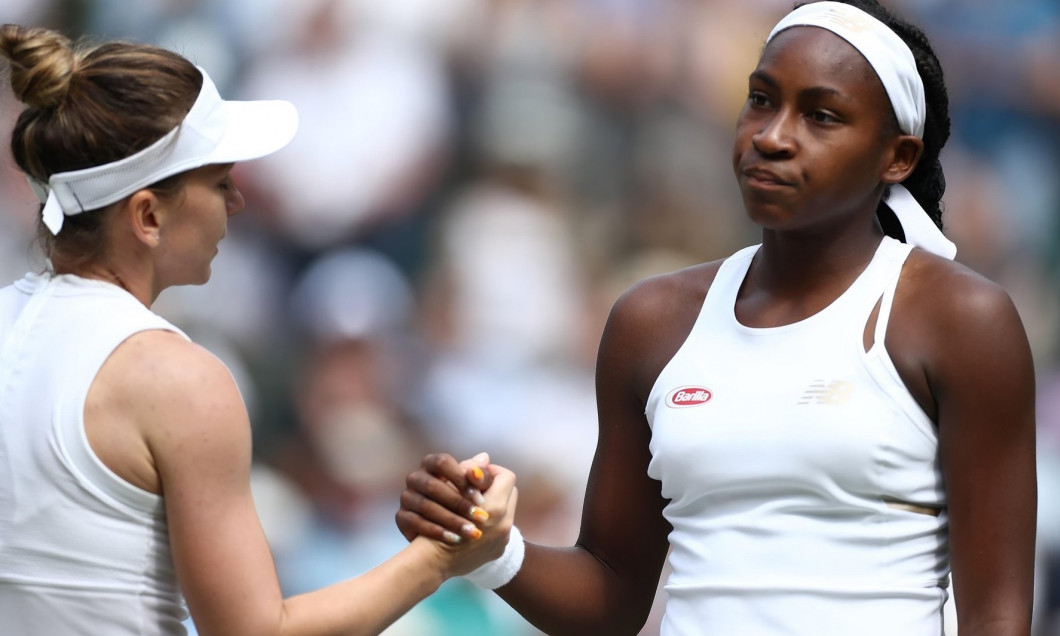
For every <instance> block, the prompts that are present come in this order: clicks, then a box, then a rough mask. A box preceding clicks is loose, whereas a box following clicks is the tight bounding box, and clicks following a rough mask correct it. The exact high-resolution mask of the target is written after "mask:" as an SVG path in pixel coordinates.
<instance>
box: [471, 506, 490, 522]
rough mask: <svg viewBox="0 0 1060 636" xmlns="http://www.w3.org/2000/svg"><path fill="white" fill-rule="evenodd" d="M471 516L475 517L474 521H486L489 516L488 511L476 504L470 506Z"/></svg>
mask: <svg viewBox="0 0 1060 636" xmlns="http://www.w3.org/2000/svg"><path fill="white" fill-rule="evenodd" d="M471 518H473V519H475V520H476V521H487V520H489V518H490V513H488V512H486V511H485V510H483V509H482V508H479V507H478V506H472V507H471Z"/></svg>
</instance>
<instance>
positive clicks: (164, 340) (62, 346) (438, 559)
mask: <svg viewBox="0 0 1060 636" xmlns="http://www.w3.org/2000/svg"><path fill="white" fill-rule="evenodd" d="M0 54H2V55H3V57H5V58H6V59H7V60H8V61H9V78H10V82H11V86H12V88H13V89H14V92H15V94H16V96H17V97H18V98H19V99H20V100H22V101H23V102H24V103H25V104H26V108H25V109H24V110H23V111H22V113H21V114H20V115H19V118H18V121H17V123H16V125H15V129H14V132H13V134H12V141H11V149H12V151H13V154H14V157H15V160H16V162H17V163H18V166H19V167H20V168H21V169H22V170H23V171H25V173H26V174H27V176H28V177H29V179H30V180H31V183H32V184H33V186H34V189H35V190H37V192H38V194H39V195H40V197H41V202H42V204H43V207H42V218H41V228H40V233H41V236H42V237H43V238H44V243H45V245H44V248H45V253H46V255H47V256H48V257H49V259H50V266H51V271H47V272H44V273H41V274H29V275H27V276H26V277H25V278H23V279H21V280H19V281H17V282H16V283H14V284H13V285H11V286H8V287H5V288H3V289H0V633H3V634H4V635H5V636H44V635H47V636H62V635H64V634H106V635H107V636H122V635H129V636H132V635H134V634H135V635H139V636H144V635H159V636H162V635H165V636H169V635H176V634H184V633H185V631H186V630H185V629H184V626H183V625H182V620H184V619H185V618H186V616H187V613H188V611H189V610H190V613H191V617H192V618H193V620H194V622H195V625H196V628H197V629H198V631H199V633H201V634H203V635H204V636H206V635H209V634H221V635H224V636H238V635H246V636H263V635H267V634H277V635H278V634H292V635H293V634H303V635H324V634H376V633H379V632H380V631H382V630H383V628H384V627H386V626H387V625H388V624H390V623H391V622H392V621H394V620H395V619H397V618H398V617H399V616H400V615H401V614H403V613H404V612H405V611H407V610H408V609H410V608H411V607H412V606H413V605H414V604H415V603H417V602H419V601H420V600H421V599H423V598H425V597H426V596H428V595H429V594H431V593H433V592H434V591H435V590H436V589H437V588H438V587H439V585H441V583H442V582H443V581H444V580H445V579H446V578H448V577H450V576H454V575H457V574H462V573H464V572H468V571H470V570H472V569H473V568H475V567H476V566H478V565H481V564H482V563H484V562H485V561H487V560H489V559H491V558H495V557H497V556H498V555H500V554H501V553H502V551H503V549H504V546H505V543H506V541H507V538H508V529H509V528H510V526H511V514H512V512H513V510H514V500H515V495H514V490H513V487H514V476H512V475H511V473H508V472H504V471H501V470H500V469H499V468H497V469H495V472H496V479H497V480H498V482H499V483H497V484H496V485H494V486H493V487H492V488H491V489H490V494H489V495H488V496H486V497H485V498H482V499H479V500H478V504H479V505H480V506H481V508H476V510H475V511H474V512H475V513H476V514H475V515H474V517H475V519H476V520H477V521H478V524H479V526H481V529H479V527H478V526H476V525H474V524H473V523H471V521H470V520H469V521H468V522H467V523H465V524H463V525H462V526H461V528H459V529H458V531H459V532H461V533H462V534H463V538H464V539H466V540H461V539H462V537H459V536H456V535H447V536H446V537H444V539H445V542H444V543H443V542H438V541H434V540H430V539H426V538H423V539H420V540H417V541H414V542H413V543H411V544H410V545H409V546H408V547H407V548H406V549H404V550H402V551H401V552H400V553H398V554H397V555H395V556H394V557H392V558H391V559H389V560H387V561H385V562H383V563H382V564H380V565H379V566H377V567H376V568H375V569H373V570H371V571H369V572H367V573H365V574H363V575H362V576H360V577H357V578H355V579H351V580H348V581H345V582H341V583H338V584H336V585H333V586H331V587H328V588H325V589H322V590H319V591H316V592H312V593H308V594H303V595H300V596H297V597H293V598H289V599H284V598H283V597H282V594H281V590H280V585H279V583H278V581H277V575H276V572H275V569H274V566H273V561H272V556H271V554H270V552H269V546H268V543H267V542H266V539H265V536H264V534H263V532H262V528H261V524H260V522H259V520H258V517H257V513H256V510H255V507H254V502H253V500H252V498H251V492H250V481H249V478H250V461H251V444H250V441H251V440H250V426H249V422H248V417H247V413H246V409H245V407H244V405H243V402H242V399H241V397H240V395H239V392H238V390H237V388H236V386H235V384H234V382H233V379H232V377H231V375H230V374H229V372H228V370H227V369H226V368H225V367H224V365H223V364H222V363H221V362H220V361H218V360H217V359H216V358H215V357H213V356H212V355H210V354H209V353H207V352H206V351H205V350H204V349H202V348H201V347H198V346H197V345H195V344H193V343H192V342H190V341H189V340H188V339H187V338H186V337H185V336H184V335H183V334H182V333H181V332H180V331H179V330H178V329H177V328H176V327H174V326H173V325H171V324H169V323H168V322H166V321H165V320H163V319H162V318H161V317H159V316H157V315H156V314H154V313H152V312H151V310H150V309H149V308H150V306H151V304H152V303H153V301H154V300H155V299H156V298H157V296H158V294H159V293H160V292H161V291H162V290H164V289H165V288H167V287H170V286H172V285H185V284H202V283H205V282H206V281H207V279H208V278H209V276H210V263H211V261H212V260H213V258H214V256H215V255H216V253H217V245H218V242H219V241H220V240H221V239H222V238H223V237H224V234H225V226H226V221H227V219H228V217H230V216H232V215H234V214H237V213H238V212H239V211H240V210H241V209H242V208H243V203H244V202H243V197H242V195H241V194H240V192H239V190H238V189H237V188H236V186H235V185H234V184H233V182H232V178H231V176H230V174H229V172H230V170H231V168H232V164H233V163H235V162H238V161H245V160H250V159H255V158H258V157H261V156H264V155H266V154H269V153H271V152H274V151H276V150H279V149H280V148H282V147H283V146H285V145H286V144H287V142H288V141H290V139H291V137H292V136H293V135H294V132H295V128H296V125H297V115H296V113H295V111H294V107H293V106H292V105H291V104H289V103H286V102H267V101H259V102H230V101H225V100H223V99H221V97H220V96H219V95H218V93H217V90H216V88H214V85H213V83H212V82H211V81H210V79H209V77H208V76H207V75H206V74H205V72H203V71H201V70H200V69H197V68H196V67H195V66H194V65H192V64H191V63H190V62H188V61H187V60H186V59H184V58H182V57H180V56H179V55H176V54H174V53H171V52H169V51H166V50H163V49H160V48H157V47H153V46H147V45H141V44H133V43H124V42H110V43H104V44H100V45H98V46H91V47H80V46H79V47H73V46H72V44H71V43H70V42H69V41H68V40H67V39H66V38H65V37H63V36H62V35H60V34H58V33H56V32H54V31H49V30H44V29H34V28H23V27H19V26H14V25H7V26H4V27H2V28H0ZM494 488H496V490H497V491H496V493H494ZM476 498H477V497H476ZM487 515H488V517H489V518H488V519H483V518H484V517H486V516H487ZM185 603H186V606H185Z"/></svg>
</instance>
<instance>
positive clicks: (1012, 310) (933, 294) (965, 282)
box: [895, 250, 1022, 336]
mask: <svg viewBox="0 0 1060 636" xmlns="http://www.w3.org/2000/svg"><path fill="white" fill-rule="evenodd" d="M895 302H896V303H901V305H902V307H903V309H904V310H905V311H904V312H902V313H907V314H910V315H912V316H915V317H917V318H918V320H922V321H926V322H927V323H928V324H930V325H934V326H935V328H936V329H942V330H944V331H946V332H951V333H953V334H954V335H958V336H959V335H965V336H970V335H974V334H976V333H981V332H983V330H987V332H994V331H995V330H996V329H998V328H1009V329H1011V328H1017V327H1018V329H1019V331H1020V332H1021V333H1022V323H1021V322H1020V319H1019V314H1018V312H1017V311H1016V307H1015V305H1014V303H1013V302H1012V299H1011V298H1010V297H1009V295H1008V293H1007V292H1006V291H1005V290H1004V288H1002V287H1001V286H1000V285H998V284H997V283H995V282H993V281H991V280H989V279H988V278H986V277H984V276H982V275H980V274H978V273H977V272H975V271H973V270H972V269H970V268H968V267H966V266H964V265H962V264H960V263H957V262H954V261H950V260H948V259H945V258H941V257H938V256H935V255H933V254H929V253H927V252H924V251H922V250H914V251H913V252H912V253H911V254H910V255H909V259H908V261H907V263H906V266H905V269H904V270H903V272H902V282H901V284H900V285H899V288H898V292H897V294H896V298H895ZM995 335H997V334H995Z"/></svg>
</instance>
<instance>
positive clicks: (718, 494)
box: [646, 238, 949, 636]
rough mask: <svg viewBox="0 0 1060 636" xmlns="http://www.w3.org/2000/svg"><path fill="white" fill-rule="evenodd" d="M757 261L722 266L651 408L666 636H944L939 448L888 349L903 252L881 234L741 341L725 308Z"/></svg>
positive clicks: (745, 254) (745, 331) (746, 331)
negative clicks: (799, 313) (850, 266)
mask: <svg viewBox="0 0 1060 636" xmlns="http://www.w3.org/2000/svg"><path fill="white" fill-rule="evenodd" d="M757 249H758V246H752V247H749V248H745V249H743V250H741V251H740V252H737V253H736V254H735V255H733V256H732V257H730V258H729V259H727V260H726V261H725V262H724V263H723V264H722V266H721V268H720V270H719V272H718V275H717V278H716V279H715V280H714V283H713V284H712V285H711V288H710V291H709V292H708V294H707V297H706V300H705V301H704V303H703V308H702V310H701V312H700V315H699V317H698V318H697V320H696V323H695V325H694V326H693V327H692V330H691V332H690V333H689V335H688V338H687V340H686V341H685V342H684V344H683V345H682V346H681V348H680V349H679V350H678V352H677V353H676V354H675V355H674V357H673V359H672V360H670V362H669V363H668V364H667V366H666V367H665V368H664V369H663V371H662V373H661V374H660V375H659V378H658V379H657V380H656V383H655V385H654V387H653V388H652V392H651V394H650V396H649V399H648V404H647V409H646V415H647V418H648V422H649V424H650V425H651V428H652V438H651V444H650V446H651V452H652V460H651V462H650V464H649V467H648V474H649V475H650V476H651V477H652V478H654V479H657V480H659V481H660V482H661V484H662V494H663V496H664V497H666V498H667V499H669V500H670V501H669V503H668V504H667V506H666V508H665V511H664V514H665V516H666V518H667V520H668V521H669V522H670V523H671V524H672V525H673V532H672V534H671V535H670V544H671V547H672V549H671V553H670V557H669V560H670V565H671V567H672V570H673V572H672V574H671V576H670V577H669V579H668V580H667V583H666V591H667V592H668V596H669V598H668V601H667V604H666V612H665V616H664V618H663V627H662V634H663V635H664V636H676V635H681V636H686V635H693V634H695V635H699V634H724V635H729V634H754V635H755V636H768V635H773V634H775V635H781V634H783V635H784V636H801V635H805V636H829V635H833V634H834V635H844V636H846V635H850V634H858V635H860V636H865V635H870V636H871V635H880V636H894V635H895V634H901V635H902V636H940V634H942V606H943V603H944V602H945V600H946V597H947V591H946V586H947V583H946V582H947V580H948V575H949V552H948V535H947V520H946V513H945V505H946V497H945V492H944V490H943V485H942V475H941V472H940V467H939V457H938V439H937V435H936V432H935V429H934V426H933V424H932V422H931V421H930V420H929V418H928V417H927V416H926V415H925V414H924V412H923V410H921V409H920V407H919V406H918V404H917V403H916V401H915V400H914V399H913V397H912V396H911V395H910V394H909V392H908V390H907V389H906V388H905V386H904V384H903V383H902V381H901V380H900V378H899V376H898V373H897V371H896V369H895V367H894V365H893V363H892V361H891V359H890V357H889V356H888V354H887V351H886V349H885V347H884V334H885V333H886V329H887V321H888V317H889V314H890V309H891V302H892V299H893V296H894V290H895V288H896V286H897V284H898V278H899V274H900V272H901V269H902V265H903V263H904V262H905V259H906V257H907V256H908V254H909V251H910V248H909V246H907V245H904V244H902V243H900V242H898V241H895V240H893V239H890V238H885V239H884V240H883V242H882V243H881V244H880V247H879V249H878V250H877V252H876V255H875V256H874V258H873V259H872V261H871V263H870V264H869V265H868V267H867V268H866V269H865V271H864V272H862V274H861V275H860V276H859V277H858V279H857V280H856V281H855V282H854V283H853V284H852V285H851V286H850V287H849V288H848V289H847V290H846V291H845V292H844V293H843V295H842V296H840V297H839V298H838V299H836V300H835V301H834V302H833V303H832V304H830V305H829V306H828V307H826V308H825V309H823V310H822V311H820V312H819V313H817V314H815V315H813V316H811V317H809V318H806V319H804V320H801V321H799V322H796V323H793V324H789V325H784V326H780V327H772V328H750V327H746V326H744V325H742V324H740V323H739V322H738V321H737V320H736V314H735V302H736V295H737V292H738V291H739V289H740V285H741V284H742V282H743V280H744V277H745V275H746V273H747V271H748V267H749V266H750V263H751V259H752V257H753V256H754V254H755V252H756V251H757ZM881 298H882V305H881V309H880V314H879V319H878V321H877V323H876V329H875V336H874V345H873V346H872V347H871V349H870V350H869V351H868V352H866V351H865V345H864V331H865V327H866V325H867V324H868V320H869V317H870V314H871V312H872V310H873V308H874V306H875V305H876V304H877V302H879V301H880V300H881ZM888 501H897V502H907V503H912V504H918V505H921V506H926V507H932V508H941V509H942V510H943V512H942V513H941V514H940V515H938V516H933V515H930V514H924V513H921V512H912V511H909V510H905V509H898V508H895V507H892V506H889V505H887V502H888Z"/></svg>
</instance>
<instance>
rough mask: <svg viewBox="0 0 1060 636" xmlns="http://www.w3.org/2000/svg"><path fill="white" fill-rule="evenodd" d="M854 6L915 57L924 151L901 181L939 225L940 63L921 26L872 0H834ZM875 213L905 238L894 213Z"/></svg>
mask: <svg viewBox="0 0 1060 636" xmlns="http://www.w3.org/2000/svg"><path fill="white" fill-rule="evenodd" d="M838 1H839V2H843V3H844V4H849V5H851V6H854V7H857V8H859V9H861V10H862V11H864V12H865V13H868V14H869V15H871V16H873V17H874V18H876V19H877V20H879V21H880V22H883V23H884V24H886V25H887V26H888V27H890V29H891V30H892V31H894V32H895V33H897V34H898V37H900V38H902V40H903V41H904V42H905V43H906V44H907V45H908V46H909V49H910V50H911V51H912V52H913V58H914V59H915V60H916V68H917V71H919V72H920V77H921V79H922V80H923V82H924V100H925V102H926V103H927V121H926V124H925V126H924V154H923V155H922V156H921V157H920V162H919V163H918V164H917V166H916V168H915V169H914V170H913V172H912V174H910V175H909V177H908V178H907V179H906V180H905V181H904V182H902V185H904V186H905V187H906V188H907V189H908V190H909V192H910V193H911V194H912V195H913V198H914V199H916V200H917V202H918V203H919V204H920V206H921V207H922V208H924V210H925V211H927V213H928V216H930V217H931V220H932V221H934V222H935V225H937V226H938V227H939V229H941V228H942V195H943V194H944V193H945V192H946V177H945V175H944V174H943V172H942V163H941V162H940V161H939V155H940V154H941V153H942V147H943V146H945V145H946V141H947V140H948V139H949V138H950V98H949V94H948V93H947V91H946V82H945V80H944V79H943V76H942V65H941V64H940V63H939V59H938V57H937V56H936V55H935V51H934V49H932V47H931V44H930V43H929V42H928V39H927V36H926V35H925V34H924V32H923V31H922V30H920V29H919V28H918V27H916V26H915V25H913V24H911V23H909V22H907V21H906V20H904V19H902V18H900V17H898V16H897V15H895V14H894V13H892V12H891V11H890V10H888V9H887V8H886V7H884V6H883V5H881V4H880V3H879V2H876V0H838ZM876 215H877V216H878V217H879V218H880V223H881V224H882V225H883V229H884V231H885V232H886V233H887V234H888V235H890V236H894V237H896V238H898V239H902V240H904V239H905V236H904V234H903V233H902V229H901V225H900V224H899V223H898V219H896V218H895V217H894V213H893V212H891V209H890V208H888V207H887V206H886V205H885V204H883V203H881V204H880V207H879V209H877V211H876Z"/></svg>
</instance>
